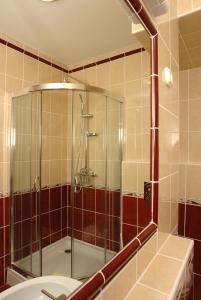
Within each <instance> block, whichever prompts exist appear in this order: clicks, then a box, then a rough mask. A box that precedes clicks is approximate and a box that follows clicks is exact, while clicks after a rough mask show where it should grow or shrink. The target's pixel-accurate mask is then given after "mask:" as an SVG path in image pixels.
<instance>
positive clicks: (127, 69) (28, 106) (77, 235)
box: [0, 0, 152, 282]
mask: <svg viewBox="0 0 201 300" xmlns="http://www.w3.org/2000/svg"><path fill="white" fill-rule="evenodd" d="M3 2H5V5H4V6H3V7H4V9H3V14H4V15H6V14H7V15H9V16H10V17H11V16H12V17H13V19H14V20H16V21H19V16H20V15H21V19H22V20H23V19H24V16H25V15H26V16H27V15H29V16H30V15H31V16H32V18H30V19H29V20H28V21H27V23H28V25H27V26H26V30H23V31H20V30H18V29H19V28H20V26H23V24H22V23H21V21H19V27H18V28H17V27H16V28H10V27H9V26H8V24H7V19H9V18H7V19H5V18H4V17H3V15H2V18H0V25H1V28H3V30H4V31H5V33H6V34H8V35H10V36H11V37H15V39H17V40H19V41H20V42H23V43H24V44H28V45H29V46H31V47H32V48H37V49H39V57H40V58H39V59H38V60H37V59H36V57H37V54H34V53H35V52H34V50H31V49H30V47H29V48H28V47H27V48H25V49H27V50H25V52H23V53H20V52H19V51H18V52H19V53H20V54H19V53H18V54H19V55H23V57H24V58H23V59H24V68H23V70H24V71H23V72H24V75H23V76H24V81H23V85H24V87H29V86H32V85H34V84H36V83H37V84H43V83H51V82H62V81H64V83H65V84H66V85H65V88H60V87H58V89H53V88H52V86H49V87H48V88H46V87H45V86H44V85H43V86H41V87H40V88H38V90H37V89H36V90H35V91H34V90H33V89H32V90H31V91H30V90H26V91H25V92H23V93H20V92H18V94H17V95H15V97H13V98H12V132H11V133H12V134H11V135H12V136H11V137H12V172H11V176H12V186H11V188H12V203H13V204H12V210H13V220H12V231H13V240H12V263H13V264H14V265H15V266H17V267H18V268H20V269H21V270H23V271H25V272H26V273H28V274H32V275H35V276H39V275H50V274H58V275H64V276H69V277H73V278H75V279H78V280H80V281H81V282H85V281H86V280H87V279H88V278H90V277H91V276H92V275H93V274H94V273H96V272H97V271H98V270H99V269H100V268H101V267H102V266H103V265H104V264H105V263H107V262H108V261H109V260H110V259H111V258H112V257H113V256H114V255H116V253H118V251H119V250H120V249H122V247H124V246H125V245H126V244H127V243H129V242H130V241H131V240H132V239H133V238H134V237H135V236H137V235H138V234H139V233H140V232H141V231H142V230H143V229H144V228H145V227H146V226H147V225H148V224H149V223H150V222H151V220H152V211H151V209H152V202H151V199H152V197H151V186H150V168H151V163H150V162H151V159H152V158H151V157H150V153H151V151H150V148H151V143H150V140H151V137H150V123H151V121H150V117H151V107H150V98H151V95H150V86H151V82H150V78H151V77H150V74H151V69H150V60H151V58H150V52H151V49H150V44H151V43H150V36H149V35H148V33H147V32H146V31H145V29H144V28H143V27H142V25H141V24H139V23H138V22H137V20H136V19H134V18H132V19H131V18H130V16H129V15H128V12H127V10H126V9H125V6H124V5H123V1H114V0H95V1H94V0H93V1H92V0H87V1H84V4H83V1H81V0H80V1H73V0H71V1H62V0H61V1H56V2H54V3H49V4H48V3H42V2H39V1H38V2H37V1H36V3H33V1H27V0H26V1H25V0H24V1H23V0H21V2H22V3H23V7H24V8H23V10H22V11H20V12H19V11H18V10H17V4H14V3H12V7H13V8H12V9H11V7H10V5H11V2H12V1H10V2H8V3H7V2H6V1H5V0H4V1H3ZM28 2H30V3H29V5H28ZM14 8H16V10H15V9H14ZM41 14H42V15H43V19H40V18H39V15H41ZM0 16H1V14H0ZM50 19H51V24H50V22H49V20H50ZM39 28H40V30H38V29H39ZM30 29H31V30H32V34H31V35H30ZM9 49H11V48H9ZM18 50H19V49H18ZM9 51H11V50H9ZM12 51H14V49H13V48H12ZM15 51H17V50H15ZM31 53H32V55H31ZM44 53H45V55H44ZM9 55H12V54H9ZM34 55H35V57H34ZM58 61H59V62H60V63H59V62H58ZM50 62H51V63H50ZM23 72H22V73H23ZM37 72H38V73H37ZM72 83H74V85H71V84H72ZM17 90H18V89H17Z"/></svg>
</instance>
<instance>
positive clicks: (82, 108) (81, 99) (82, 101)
mask: <svg viewBox="0 0 201 300" xmlns="http://www.w3.org/2000/svg"><path fill="white" fill-rule="evenodd" d="M79 97H80V101H81V114H83V113H84V100H83V98H82V95H81V94H79Z"/></svg>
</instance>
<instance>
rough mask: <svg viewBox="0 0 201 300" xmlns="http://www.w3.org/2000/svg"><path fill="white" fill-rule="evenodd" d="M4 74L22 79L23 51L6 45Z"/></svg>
mask: <svg viewBox="0 0 201 300" xmlns="http://www.w3.org/2000/svg"><path fill="white" fill-rule="evenodd" d="M6 74H7V75H8V76H11V77H15V78H18V79H22V77H23V53H21V52H18V51H16V50H14V49H12V48H9V47H7V63H6Z"/></svg>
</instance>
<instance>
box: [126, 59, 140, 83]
mask: <svg viewBox="0 0 201 300" xmlns="http://www.w3.org/2000/svg"><path fill="white" fill-rule="evenodd" d="M141 74H142V68H141V53H139V54H136V55H131V56H127V57H125V80H126V81H131V80H136V79H139V78H141Z"/></svg>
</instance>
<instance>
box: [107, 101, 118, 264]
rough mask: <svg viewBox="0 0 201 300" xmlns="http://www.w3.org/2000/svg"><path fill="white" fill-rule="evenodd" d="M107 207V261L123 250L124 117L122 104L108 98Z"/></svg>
mask: <svg viewBox="0 0 201 300" xmlns="http://www.w3.org/2000/svg"><path fill="white" fill-rule="evenodd" d="M106 115H107V122H106V123H107V183H106V184H107V191H108V197H107V205H108V209H109V222H108V223H109V224H108V235H107V255H106V258H107V261H108V260H110V259H111V258H112V257H113V256H114V255H115V254H116V252H118V251H119V250H120V248H121V234H120V233H121V168H122V165H121V164H122V116H121V103H120V102H118V101H116V100H115V99H112V98H110V97H107V114H106Z"/></svg>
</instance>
